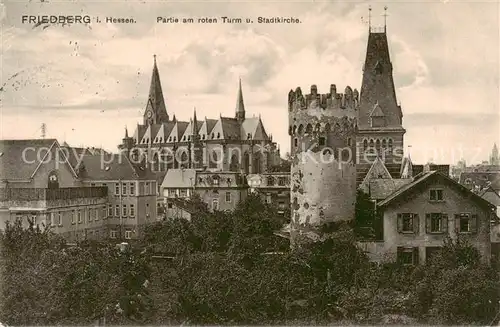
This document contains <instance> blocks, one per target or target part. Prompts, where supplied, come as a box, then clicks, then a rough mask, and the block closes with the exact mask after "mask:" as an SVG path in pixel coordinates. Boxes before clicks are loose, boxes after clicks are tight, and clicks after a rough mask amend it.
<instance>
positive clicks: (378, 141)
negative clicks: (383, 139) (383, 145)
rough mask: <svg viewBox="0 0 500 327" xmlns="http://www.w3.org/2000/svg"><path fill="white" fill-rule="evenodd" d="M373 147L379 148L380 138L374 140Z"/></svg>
mask: <svg viewBox="0 0 500 327" xmlns="http://www.w3.org/2000/svg"><path fill="white" fill-rule="evenodd" d="M375 147H376V148H377V150H378V149H380V140H378V139H377V141H376V142H375Z"/></svg>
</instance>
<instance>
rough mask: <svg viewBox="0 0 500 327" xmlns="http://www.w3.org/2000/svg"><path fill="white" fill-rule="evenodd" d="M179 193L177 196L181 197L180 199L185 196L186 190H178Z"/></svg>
mask: <svg viewBox="0 0 500 327" xmlns="http://www.w3.org/2000/svg"><path fill="white" fill-rule="evenodd" d="M179 192H180V194H179V196H182V197H186V196H187V190H185V189H183V190H179Z"/></svg>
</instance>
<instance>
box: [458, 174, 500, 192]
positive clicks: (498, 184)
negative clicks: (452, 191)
mask: <svg viewBox="0 0 500 327" xmlns="http://www.w3.org/2000/svg"><path fill="white" fill-rule="evenodd" d="M468 181H469V183H467V182H468ZM459 182H460V184H462V185H464V186H465V187H467V188H470V189H472V188H474V187H475V186H478V187H480V188H481V189H482V188H486V187H489V186H491V188H493V189H494V190H496V191H498V190H500V172H498V171H484V172H463V173H461V174H460V179H459Z"/></svg>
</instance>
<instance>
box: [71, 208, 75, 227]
mask: <svg viewBox="0 0 500 327" xmlns="http://www.w3.org/2000/svg"><path fill="white" fill-rule="evenodd" d="M75 223H76V210H73V213H72V215H71V224H73V225H74V224H75Z"/></svg>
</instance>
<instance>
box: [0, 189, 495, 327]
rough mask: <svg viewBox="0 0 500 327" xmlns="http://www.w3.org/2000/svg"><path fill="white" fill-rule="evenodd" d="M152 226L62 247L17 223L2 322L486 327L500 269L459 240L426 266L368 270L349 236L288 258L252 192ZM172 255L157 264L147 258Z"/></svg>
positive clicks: (6, 262)
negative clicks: (226, 208)
mask: <svg viewBox="0 0 500 327" xmlns="http://www.w3.org/2000/svg"><path fill="white" fill-rule="evenodd" d="M199 208H200V210H199V212H198V213H195V214H194V215H193V219H192V220H191V221H186V220H178V219H171V220H166V221H164V222H160V223H157V224H154V225H151V226H148V227H147V228H146V230H145V237H144V238H143V239H142V240H141V242H140V244H134V246H133V249H132V250H130V251H125V252H120V251H118V250H117V249H116V248H115V246H114V244H106V243H92V242H86V243H82V244H79V245H78V247H73V248H68V247H66V246H64V245H63V242H62V240H61V239H59V238H58V237H57V236H56V235H54V234H52V233H51V232H50V231H43V230H41V229H38V228H35V227H33V226H32V227H30V228H28V229H22V228H21V225H20V224H15V225H9V226H7V228H6V230H5V232H4V233H2V234H1V244H2V261H3V262H2V263H3V265H2V266H3V267H4V269H3V270H2V275H1V278H2V298H3V303H2V307H1V311H0V321H2V322H3V323H6V324H8V325H27V324H29V325H32V324H45V325H53V324H64V325H67V324H92V323H94V322H95V321H96V320H98V319H100V320H101V321H103V320H104V319H106V322H107V323H109V324H134V325H138V324H170V323H183V322H184V323H191V324H231V325H234V324H291V323H294V322H297V323H305V322H312V323H315V324H322V323H327V322H336V323H338V324H347V323H355V324H362V323H366V324H391V323H396V324H415V323H432V324H474V323H475V324H488V323H490V322H491V321H492V319H493V318H494V317H495V315H496V312H497V311H498V309H499V306H498V304H499V302H498V301H499V300H500V298H499V278H498V277H499V276H498V272H497V271H495V270H493V269H492V268H490V267H487V266H484V265H482V264H481V263H480V257H479V254H478V252H477V251H476V250H475V249H474V248H473V247H471V246H470V245H469V244H467V243H464V242H462V241H461V240H458V241H452V240H447V241H446V242H445V244H444V245H443V250H442V251H441V252H440V253H439V254H437V255H436V257H435V258H434V260H433V261H432V262H430V263H428V264H427V265H425V266H419V267H408V266H400V265H397V264H384V265H377V264H373V263H370V262H369V261H368V258H367V257H366V256H365V254H364V253H363V252H362V251H361V250H360V249H359V248H358V247H357V246H356V240H355V237H354V234H353V232H352V230H351V229H350V228H348V227H346V226H335V227H334V228H332V229H331V231H330V233H329V234H328V235H327V236H326V237H325V238H324V240H323V241H321V242H317V243H311V244H309V245H306V246H303V247H301V248H299V249H297V250H294V251H289V250H288V248H289V244H288V242H287V240H286V239H283V238H281V237H278V236H276V235H274V232H275V231H276V230H278V229H279V228H280V227H281V226H282V225H283V223H285V222H286V218H284V217H283V216H280V215H279V214H278V213H277V211H276V209H275V208H273V207H272V206H270V205H267V204H265V203H262V202H261V201H260V199H259V198H257V197H254V196H251V197H249V198H248V199H247V200H246V201H245V202H243V203H241V204H240V205H239V207H238V208H237V209H236V210H235V211H234V212H231V213H228V212H216V213H208V212H207V211H206V210H204V208H203V207H202V206H200V207H199ZM154 253H156V254H158V253H161V254H166V255H169V256H172V257H175V258H174V259H173V260H153V256H152V254H154Z"/></svg>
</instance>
